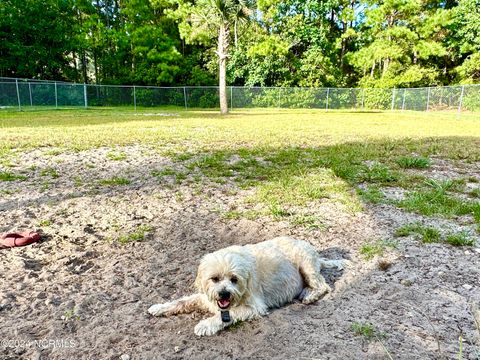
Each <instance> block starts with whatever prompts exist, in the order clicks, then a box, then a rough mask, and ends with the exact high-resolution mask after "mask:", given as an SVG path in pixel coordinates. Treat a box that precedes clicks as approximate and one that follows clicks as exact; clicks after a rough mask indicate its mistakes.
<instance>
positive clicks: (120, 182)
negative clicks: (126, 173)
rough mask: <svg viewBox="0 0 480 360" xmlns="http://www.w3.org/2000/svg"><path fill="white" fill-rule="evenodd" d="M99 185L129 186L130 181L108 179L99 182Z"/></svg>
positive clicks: (117, 178)
mask: <svg viewBox="0 0 480 360" xmlns="http://www.w3.org/2000/svg"><path fill="white" fill-rule="evenodd" d="M99 183H100V185H104V186H120V185H129V184H130V183H131V180H128V179H125V178H122V177H113V178H110V179H103V180H100V182H99Z"/></svg>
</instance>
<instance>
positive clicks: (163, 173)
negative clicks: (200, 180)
mask: <svg viewBox="0 0 480 360" xmlns="http://www.w3.org/2000/svg"><path fill="white" fill-rule="evenodd" d="M151 174H152V176H155V177H156V178H159V179H162V178H163V177H167V176H171V177H173V178H174V179H175V182H176V183H180V182H182V181H183V180H185V179H186V178H187V174H186V173H184V172H182V171H178V170H175V169H173V168H169V167H168V168H165V169H162V170H153V171H152V173H151Z"/></svg>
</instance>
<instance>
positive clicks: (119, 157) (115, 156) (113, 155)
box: [107, 151, 127, 161]
mask: <svg viewBox="0 0 480 360" xmlns="http://www.w3.org/2000/svg"><path fill="white" fill-rule="evenodd" d="M107 158H108V159H110V160H113V161H123V160H126V159H127V154H125V153H124V152H123V151H120V152H116V151H110V152H109V153H107Z"/></svg>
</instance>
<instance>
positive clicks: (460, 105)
mask: <svg viewBox="0 0 480 360" xmlns="http://www.w3.org/2000/svg"><path fill="white" fill-rule="evenodd" d="M464 92H465V85H462V92H461V93H460V102H459V103H458V112H459V113H460V112H462V103H463V94H464Z"/></svg>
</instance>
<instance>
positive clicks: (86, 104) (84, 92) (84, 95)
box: [83, 84, 88, 109]
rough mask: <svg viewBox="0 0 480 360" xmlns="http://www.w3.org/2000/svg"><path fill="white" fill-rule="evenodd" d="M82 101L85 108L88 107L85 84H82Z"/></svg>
mask: <svg viewBox="0 0 480 360" xmlns="http://www.w3.org/2000/svg"><path fill="white" fill-rule="evenodd" d="M83 102H84V104H85V109H86V108H87V107H88V98H87V84H83Z"/></svg>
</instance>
